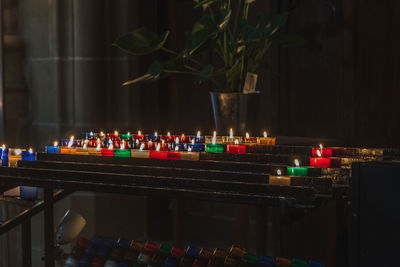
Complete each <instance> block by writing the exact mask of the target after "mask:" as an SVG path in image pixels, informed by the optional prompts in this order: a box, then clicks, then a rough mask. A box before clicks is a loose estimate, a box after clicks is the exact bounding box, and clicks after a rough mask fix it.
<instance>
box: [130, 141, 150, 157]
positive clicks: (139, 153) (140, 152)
mask: <svg viewBox="0 0 400 267" xmlns="http://www.w3.org/2000/svg"><path fill="white" fill-rule="evenodd" d="M131 157H132V158H150V151H149V150H144V144H141V145H140V148H139V149H131Z"/></svg>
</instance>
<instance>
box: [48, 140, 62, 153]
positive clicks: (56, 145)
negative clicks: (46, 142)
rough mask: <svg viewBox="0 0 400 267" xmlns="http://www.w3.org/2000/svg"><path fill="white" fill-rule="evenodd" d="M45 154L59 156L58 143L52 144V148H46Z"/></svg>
mask: <svg viewBox="0 0 400 267" xmlns="http://www.w3.org/2000/svg"><path fill="white" fill-rule="evenodd" d="M46 153H48V154H60V147H59V146H58V142H54V145H53V146H46Z"/></svg>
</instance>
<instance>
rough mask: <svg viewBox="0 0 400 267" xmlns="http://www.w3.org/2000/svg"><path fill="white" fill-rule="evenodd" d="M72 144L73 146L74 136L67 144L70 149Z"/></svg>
mask: <svg viewBox="0 0 400 267" xmlns="http://www.w3.org/2000/svg"><path fill="white" fill-rule="evenodd" d="M73 144H74V136H71V138H70V139H69V142H68V147H72V145H73Z"/></svg>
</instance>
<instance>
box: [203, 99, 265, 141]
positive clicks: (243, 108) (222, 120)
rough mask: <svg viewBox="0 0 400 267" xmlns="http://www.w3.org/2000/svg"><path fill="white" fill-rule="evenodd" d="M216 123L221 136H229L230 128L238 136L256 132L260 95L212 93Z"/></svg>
mask: <svg viewBox="0 0 400 267" xmlns="http://www.w3.org/2000/svg"><path fill="white" fill-rule="evenodd" d="M210 95H211V102H212V106H213V111H214V121H215V126H216V128H217V132H218V133H219V134H220V135H224V134H228V133H229V130H230V128H232V129H233V131H234V132H235V133H237V134H238V135H244V134H245V133H246V131H248V132H253V133H254V132H255V131H256V122H257V115H258V103H259V93H258V92H257V93H253V94H242V93H216V92H211V93H210Z"/></svg>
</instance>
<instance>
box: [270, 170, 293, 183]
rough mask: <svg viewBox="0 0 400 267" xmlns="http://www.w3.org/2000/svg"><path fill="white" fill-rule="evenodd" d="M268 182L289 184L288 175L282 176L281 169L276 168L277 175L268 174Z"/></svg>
mask: <svg viewBox="0 0 400 267" xmlns="http://www.w3.org/2000/svg"><path fill="white" fill-rule="evenodd" d="M269 184H270V185H281V186H290V177H289V176H282V171H281V170H278V171H277V175H276V176H274V175H270V176H269Z"/></svg>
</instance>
